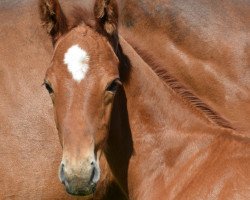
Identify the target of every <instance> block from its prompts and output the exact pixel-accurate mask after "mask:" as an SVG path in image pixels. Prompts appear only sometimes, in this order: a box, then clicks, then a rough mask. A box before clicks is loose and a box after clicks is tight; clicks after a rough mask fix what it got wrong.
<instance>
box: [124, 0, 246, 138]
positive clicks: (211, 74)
mask: <svg viewBox="0 0 250 200" xmlns="http://www.w3.org/2000/svg"><path fill="white" fill-rule="evenodd" d="M119 11H120V12H119V13H120V23H119V24H120V29H119V31H120V34H121V35H122V36H123V37H124V38H125V39H126V40H127V41H128V42H129V43H130V44H131V45H132V46H133V47H134V48H135V49H136V50H137V52H138V53H139V54H140V55H141V57H143V58H144V60H145V61H146V62H148V63H149V65H151V67H153V66H154V65H157V66H161V67H163V68H165V69H167V70H168V71H169V72H170V74H172V75H174V76H175V78H177V79H178V80H180V81H181V82H182V83H183V84H184V85H186V86H187V87H188V88H189V89H191V90H192V91H193V92H195V94H197V95H198V96H199V97H200V98H201V99H203V101H205V102H206V103H208V104H209V105H210V106H211V107H212V108H213V109H214V110H215V111H217V112H218V113H220V114H221V115H222V116H224V117H225V118H226V119H227V120H229V121H230V122H231V123H232V125H233V126H234V127H235V128H236V129H238V130H242V131H246V132H245V133H244V134H248V133H249V132H248V130H249V129H250V123H249V121H250V59H249V58H250V57H249V55H250V23H249V21H250V1H232V0H227V1H210V0H198V1H193V0H187V1H183V0H177V1H176V0H175V1H169V0H160V1H149V0H144V1H137V0H120V1H119Z"/></svg>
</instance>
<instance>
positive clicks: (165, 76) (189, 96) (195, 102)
mask: <svg viewBox="0 0 250 200" xmlns="http://www.w3.org/2000/svg"><path fill="white" fill-rule="evenodd" d="M133 48H134V49H135V50H136V52H137V53H138V54H139V55H140V56H141V58H142V59H143V60H144V61H145V62H146V63H147V64H148V65H149V66H151V68H152V69H153V70H154V72H155V73H156V74H157V75H158V76H159V77H160V78H161V79H162V80H163V81H164V82H165V83H166V84H167V85H168V86H169V87H170V88H172V89H173V90H174V91H175V92H176V93H177V94H179V95H181V97H182V98H183V99H184V100H186V101H188V102H190V103H191V105H192V106H194V107H195V108H198V109H199V110H201V111H202V112H203V113H204V114H205V115H206V116H207V117H208V118H209V119H211V120H212V122H214V123H215V124H217V125H219V126H222V127H224V128H229V129H233V130H235V128H233V126H232V125H231V123H230V122H228V121H227V120H226V119H224V118H223V117H221V116H220V115H219V114H218V113H217V112H215V111H214V110H213V109H212V108H211V107H210V106H209V105H207V104H206V103H204V102H203V101H202V100H201V99H199V98H198V97H197V96H195V95H194V94H193V93H192V92H191V91H190V90H188V89H187V88H186V87H185V86H184V85H182V84H181V83H180V82H179V81H178V80H177V79H176V78H174V77H173V76H172V75H171V74H170V73H169V72H168V71H167V70H166V69H165V68H163V67H162V66H161V65H160V64H159V63H157V61H156V59H152V57H151V56H149V54H148V53H147V52H145V51H143V50H141V49H139V48H137V47H135V46H133Z"/></svg>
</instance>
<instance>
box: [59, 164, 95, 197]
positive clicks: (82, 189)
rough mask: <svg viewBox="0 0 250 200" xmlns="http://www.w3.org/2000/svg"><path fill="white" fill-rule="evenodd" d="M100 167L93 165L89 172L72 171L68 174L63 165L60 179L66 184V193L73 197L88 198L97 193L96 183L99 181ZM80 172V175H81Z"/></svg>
mask: <svg viewBox="0 0 250 200" xmlns="http://www.w3.org/2000/svg"><path fill="white" fill-rule="evenodd" d="M98 170H99V167H98V166H96V164H95V163H91V167H90V168H89V170H87V171H86V170H77V171H78V172H77V173H74V172H76V171H75V170H71V171H70V173H69V172H66V170H65V165H64V164H63V163H62V164H61V165H60V170H59V178H60V180H61V182H62V183H63V184H64V186H65V188H66V191H67V192H68V193H69V194H71V195H80V196H87V195H91V194H93V193H94V192H95V189H96V183H97V181H98V179H99V173H100V172H99V171H98ZM79 171H80V173H79Z"/></svg>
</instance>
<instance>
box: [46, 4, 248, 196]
mask: <svg viewBox="0 0 250 200" xmlns="http://www.w3.org/2000/svg"><path fill="white" fill-rule="evenodd" d="M41 2H42V4H41V5H42V6H41V10H42V12H41V13H42V20H43V21H44V23H45V25H46V26H47V27H49V28H50V30H51V31H49V33H50V35H51V37H52V41H53V43H54V44H55V47H54V54H53V58H52V62H51V65H50V67H49V68H48V70H47V72H46V76H45V85H46V88H47V90H48V92H49V93H50V95H51V98H52V101H53V104H54V112H55V119H56V124H57V127H58V131H59V135H60V141H61V143H62V146H63V158H62V162H61V165H60V179H61V181H62V182H63V183H64V185H65V187H66V189H67V191H68V192H69V193H71V194H82V195H85V194H89V193H91V192H92V190H93V188H94V187H95V184H96V182H97V181H98V175H99V174H100V170H99V166H98V158H99V157H98V155H100V152H102V151H104V153H105V155H106V157H107V160H108V163H109V165H110V168H111V169H112V172H113V174H114V176H115V178H116V180H117V181H118V183H119V185H120V186H121V188H122V189H123V191H125V192H126V194H127V195H128V197H129V198H130V199H138V200H141V199H150V200H154V199H164V200H165V199H249V198H250V191H249V185H250V174H249V166H250V139H249V138H248V137H247V136H241V135H240V133H239V132H237V131H235V130H233V128H230V127H231V126H230V123H228V126H225V123H224V122H226V120H224V119H223V118H221V117H220V116H218V115H217V114H216V113H214V112H213V111H212V110H211V109H210V108H209V107H207V106H206V105H205V104H204V103H203V102H202V101H200V100H199V99H197V98H196V97H195V96H194V95H192V94H191V93H190V92H187V91H186V92H183V93H181V92H180V90H182V86H180V85H179V83H178V81H176V80H174V78H172V77H171V76H169V75H168V76H167V77H165V78H166V80H165V82H164V81H163V80H162V79H161V78H160V77H159V76H157V75H156V71H155V72H154V71H153V70H152V69H151V67H150V66H148V65H147V64H146V63H145V62H144V61H143V60H142V59H141V58H140V56H139V55H138V54H137V53H136V52H135V51H134V50H133V48H132V47H131V46H130V45H129V44H128V43H127V42H126V41H125V40H123V39H122V38H121V39H120V40H121V41H120V43H119V40H118V39H117V38H118V37H117V35H116V33H117V29H116V28H117V10H116V8H117V7H116V3H115V1H114V0H111V1H102V0H97V1H96V4H95V10H94V13H95V18H96V26H93V27H91V28H90V27H88V26H87V25H85V24H84V23H83V24H82V25H79V26H78V27H76V28H73V29H68V28H67V27H66V28H65V24H66V18H64V14H63V12H62V10H61V9H60V5H59V3H58V2H57V1H52V2H49V3H48V4H46V1H45V0H42V1H41ZM55 8H56V9H55ZM51 13H52V14H51ZM52 16H53V18H52ZM124 54H125V55H126V56H127V57H126V56H125V55H124ZM163 77H164V76H163ZM119 79H120V80H121V82H122V86H119V85H120V81H119ZM183 91H185V90H184V89H183ZM200 105H202V106H200Z"/></svg>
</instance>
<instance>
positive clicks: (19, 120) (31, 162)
mask: <svg viewBox="0 0 250 200" xmlns="http://www.w3.org/2000/svg"><path fill="white" fill-rule="evenodd" d="M80 2H81V1H76V0H75V1H71V0H70V1H64V2H63V4H62V6H63V7H65V11H69V10H70V9H68V8H70V7H72V6H73V5H72V4H75V3H80ZM85 6H86V5H85ZM0 22H1V23H0V135H1V139H0V177H1V178H0V184H1V189H0V199H1V200H5V199H31V200H33V199H86V198H79V197H72V196H70V195H68V194H67V193H66V192H65V189H64V187H63V185H62V184H60V182H59V181H58V179H57V174H58V165H59V163H60V159H61V152H62V150H61V146H60V143H59V141H58V137H57V130H56V128H55V123H54V121H53V107H52V104H51V102H50V101H49V96H48V94H47V93H46V91H44V88H43V87H42V86H41V85H42V83H43V79H44V73H45V71H46V65H48V64H49V63H50V55H51V54H52V53H53V46H52V45H51V41H50V39H49V38H48V36H47V34H46V33H45V32H44V30H43V29H42V26H41V22H40V18H39V13H38V12H37V0H29V1H17V0H9V1H0ZM103 158H104V157H103ZM103 158H102V160H101V161H100V163H101V167H102V168H103V169H102V175H103V176H102V177H101V182H100V185H101V187H100V189H98V188H97V191H96V194H95V199H108V200H110V199H115V200H117V199H124V197H123V196H122V195H121V194H119V192H118V189H117V186H115V185H114V184H113V181H112V176H111V174H110V173H109V170H108V166H107V165H106V164H105V163H106V162H105V160H103ZM106 168H107V170H106ZM104 177H105V178H104Z"/></svg>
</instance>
